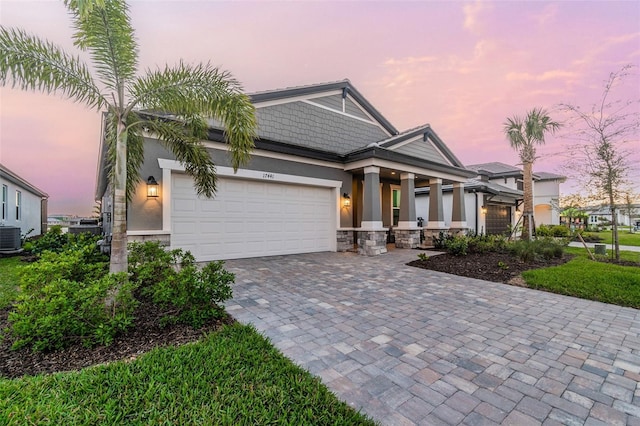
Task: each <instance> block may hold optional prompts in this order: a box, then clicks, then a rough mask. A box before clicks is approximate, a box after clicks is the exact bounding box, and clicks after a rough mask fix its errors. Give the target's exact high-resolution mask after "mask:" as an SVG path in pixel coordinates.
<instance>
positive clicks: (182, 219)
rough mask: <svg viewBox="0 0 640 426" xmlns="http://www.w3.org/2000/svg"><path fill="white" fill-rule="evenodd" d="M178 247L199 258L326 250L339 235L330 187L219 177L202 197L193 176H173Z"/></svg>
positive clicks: (174, 233) (174, 234)
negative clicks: (211, 196)
mask: <svg viewBox="0 0 640 426" xmlns="http://www.w3.org/2000/svg"><path fill="white" fill-rule="evenodd" d="M172 181H173V183H172V206H171V215H172V236H171V244H172V247H175V248H183V249H188V250H191V251H192V252H193V254H194V255H195V256H196V259H198V260H217V259H233V258H242V257H255V256H270V255H278V254H293V253H303V252H316V251H327V250H331V249H332V248H333V244H332V242H333V240H332V238H334V239H335V200H334V199H333V198H334V197H333V195H332V194H333V192H332V190H331V189H329V188H319V187H309V186H302V185H292V184H283V183H277V182H263V181H251V180H243V179H238V178H219V180H218V191H217V194H216V197H215V198H214V199H207V198H199V197H197V195H196V192H195V190H194V188H193V181H192V179H191V178H190V177H188V176H186V175H184V174H178V173H174V174H173V175H172Z"/></svg>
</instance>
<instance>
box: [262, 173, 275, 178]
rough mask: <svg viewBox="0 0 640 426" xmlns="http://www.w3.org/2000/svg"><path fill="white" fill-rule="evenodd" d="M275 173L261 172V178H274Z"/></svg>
mask: <svg viewBox="0 0 640 426" xmlns="http://www.w3.org/2000/svg"><path fill="white" fill-rule="evenodd" d="M275 178H276V175H275V174H273V173H263V174H262V179H275Z"/></svg>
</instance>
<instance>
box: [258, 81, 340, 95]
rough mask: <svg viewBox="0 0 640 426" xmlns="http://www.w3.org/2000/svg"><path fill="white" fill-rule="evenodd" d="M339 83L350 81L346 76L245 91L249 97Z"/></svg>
mask: <svg viewBox="0 0 640 426" xmlns="http://www.w3.org/2000/svg"><path fill="white" fill-rule="evenodd" d="M340 83H345V84H348V85H351V81H350V80H349V79H348V78H344V79H342V80H335V81H325V82H321V83H313V84H301V85H298V86H286V87H280V88H276V89H268V90H259V91H256V92H251V93H247V96H249V97H251V96H254V95H263V94H266V93H274V92H282V91H285V90H298V89H310V88H312V87H322V86H328V85H332V84H340Z"/></svg>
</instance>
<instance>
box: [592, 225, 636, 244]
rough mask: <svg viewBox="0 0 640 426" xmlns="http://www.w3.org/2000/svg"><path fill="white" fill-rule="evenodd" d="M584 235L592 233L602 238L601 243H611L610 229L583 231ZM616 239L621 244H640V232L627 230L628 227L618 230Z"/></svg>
mask: <svg viewBox="0 0 640 426" xmlns="http://www.w3.org/2000/svg"><path fill="white" fill-rule="evenodd" d="M585 235H593V236H597V237H600V238H602V241H601V242H602V243H603V244H611V241H612V240H611V231H601V232H585ZM618 240H619V242H620V245H621V246H640V232H634V233H633V234H632V233H630V232H629V228H623V229H619V230H618Z"/></svg>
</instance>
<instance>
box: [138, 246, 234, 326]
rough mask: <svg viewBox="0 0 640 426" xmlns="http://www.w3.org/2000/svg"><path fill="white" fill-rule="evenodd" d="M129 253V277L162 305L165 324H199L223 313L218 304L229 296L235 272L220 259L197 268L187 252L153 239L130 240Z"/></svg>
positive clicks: (143, 292) (191, 256)
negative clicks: (141, 241)
mask: <svg viewBox="0 0 640 426" xmlns="http://www.w3.org/2000/svg"><path fill="white" fill-rule="evenodd" d="M130 253H131V254H130V256H129V259H130V262H129V272H130V273H131V277H132V280H134V281H135V282H136V283H137V284H138V285H139V287H140V291H141V293H142V294H144V295H147V296H149V297H151V300H152V301H153V303H156V304H158V305H159V308H160V309H162V311H163V319H162V321H163V323H164V324H169V323H177V322H179V323H184V324H189V325H191V326H192V327H195V328H198V327H201V326H202V325H203V324H204V322H205V321H207V320H210V319H214V318H220V317H221V316H222V315H223V314H224V309H223V307H222V306H221V305H220V304H221V303H222V302H224V301H225V300H227V299H230V298H231V295H232V291H231V283H233V281H234V279H235V276H234V275H233V274H232V273H230V272H228V271H226V270H225V269H224V268H223V262H211V263H209V264H207V265H206V266H205V267H203V268H202V269H199V268H198V266H197V265H196V263H195V259H194V257H193V255H192V254H191V253H190V252H183V251H182V250H179V249H178V250H171V251H165V250H164V249H163V248H162V247H161V246H160V245H159V244H158V243H156V242H145V243H133V244H131V245H130Z"/></svg>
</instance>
